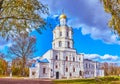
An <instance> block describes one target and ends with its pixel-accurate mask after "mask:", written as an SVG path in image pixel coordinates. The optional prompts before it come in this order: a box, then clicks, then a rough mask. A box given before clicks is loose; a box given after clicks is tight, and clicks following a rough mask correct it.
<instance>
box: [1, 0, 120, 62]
mask: <svg viewBox="0 0 120 84" xmlns="http://www.w3.org/2000/svg"><path fill="white" fill-rule="evenodd" d="M41 1H42V3H43V4H48V7H49V11H50V15H49V16H46V17H45V20H46V21H47V22H48V23H50V24H52V28H49V26H48V27H47V29H46V30H42V34H38V33H37V32H36V31H33V32H32V33H31V34H32V35H35V36H36V37H37V44H36V46H37V50H38V51H37V52H36V53H35V56H42V55H43V54H44V53H45V52H46V51H47V50H49V49H51V48H52V30H53V29H54V27H55V26H56V25H57V24H58V23H59V19H58V16H59V15H60V14H61V11H62V9H64V13H65V14H66V15H67V17H68V22H67V23H68V25H69V26H71V27H72V28H73V31H74V34H73V39H74V43H75V44H74V48H75V49H76V50H77V52H78V53H84V54H85V58H89V59H93V60H96V61H101V62H105V61H106V62H117V63H120V61H119V60H120V41H119V40H118V36H117V35H114V34H113V33H112V30H111V29H110V28H109V27H108V26H107V24H108V21H109V19H110V18H111V16H110V15H109V14H107V13H105V12H104V8H103V6H102V3H100V2H99V0H75V1H74V0H41ZM9 46H11V43H10V42H8V43H7V42H5V41H4V40H1V41H0V50H1V51H3V52H5V51H6V47H9Z"/></svg>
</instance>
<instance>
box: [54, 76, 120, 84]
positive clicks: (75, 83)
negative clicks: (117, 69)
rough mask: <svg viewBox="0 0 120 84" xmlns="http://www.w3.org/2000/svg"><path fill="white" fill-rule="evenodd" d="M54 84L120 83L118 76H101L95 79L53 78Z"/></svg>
mask: <svg viewBox="0 0 120 84" xmlns="http://www.w3.org/2000/svg"><path fill="white" fill-rule="evenodd" d="M53 82H54V84H120V77H103V78H96V79H72V80H54V81H53Z"/></svg>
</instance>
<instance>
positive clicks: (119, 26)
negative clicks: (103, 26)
mask: <svg viewBox="0 0 120 84" xmlns="http://www.w3.org/2000/svg"><path fill="white" fill-rule="evenodd" d="M102 1H103V5H104V9H105V11H106V12H107V13H110V14H111V16H112V18H111V20H110V21H109V24H108V25H109V26H110V27H112V28H113V29H114V30H115V31H117V32H118V34H119V35H120V0H102Z"/></svg>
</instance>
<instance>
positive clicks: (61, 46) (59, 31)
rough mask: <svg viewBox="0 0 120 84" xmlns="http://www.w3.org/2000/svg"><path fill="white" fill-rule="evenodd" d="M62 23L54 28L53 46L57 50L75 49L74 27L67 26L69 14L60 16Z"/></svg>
mask: <svg viewBox="0 0 120 84" xmlns="http://www.w3.org/2000/svg"><path fill="white" fill-rule="evenodd" d="M59 21H60V24H59V26H56V27H55V29H54V30H53V42H52V48H53V49H55V50H71V49H73V39H72V28H71V27H68V26H67V16H66V15H65V14H61V15H60V16H59Z"/></svg>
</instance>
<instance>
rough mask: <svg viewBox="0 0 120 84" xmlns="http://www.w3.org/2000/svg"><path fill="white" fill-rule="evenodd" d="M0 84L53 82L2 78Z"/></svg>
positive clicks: (50, 83) (50, 82)
mask: <svg viewBox="0 0 120 84" xmlns="http://www.w3.org/2000/svg"><path fill="white" fill-rule="evenodd" d="M0 84H53V82H52V81H51V80H46V79H10V78H0Z"/></svg>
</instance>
